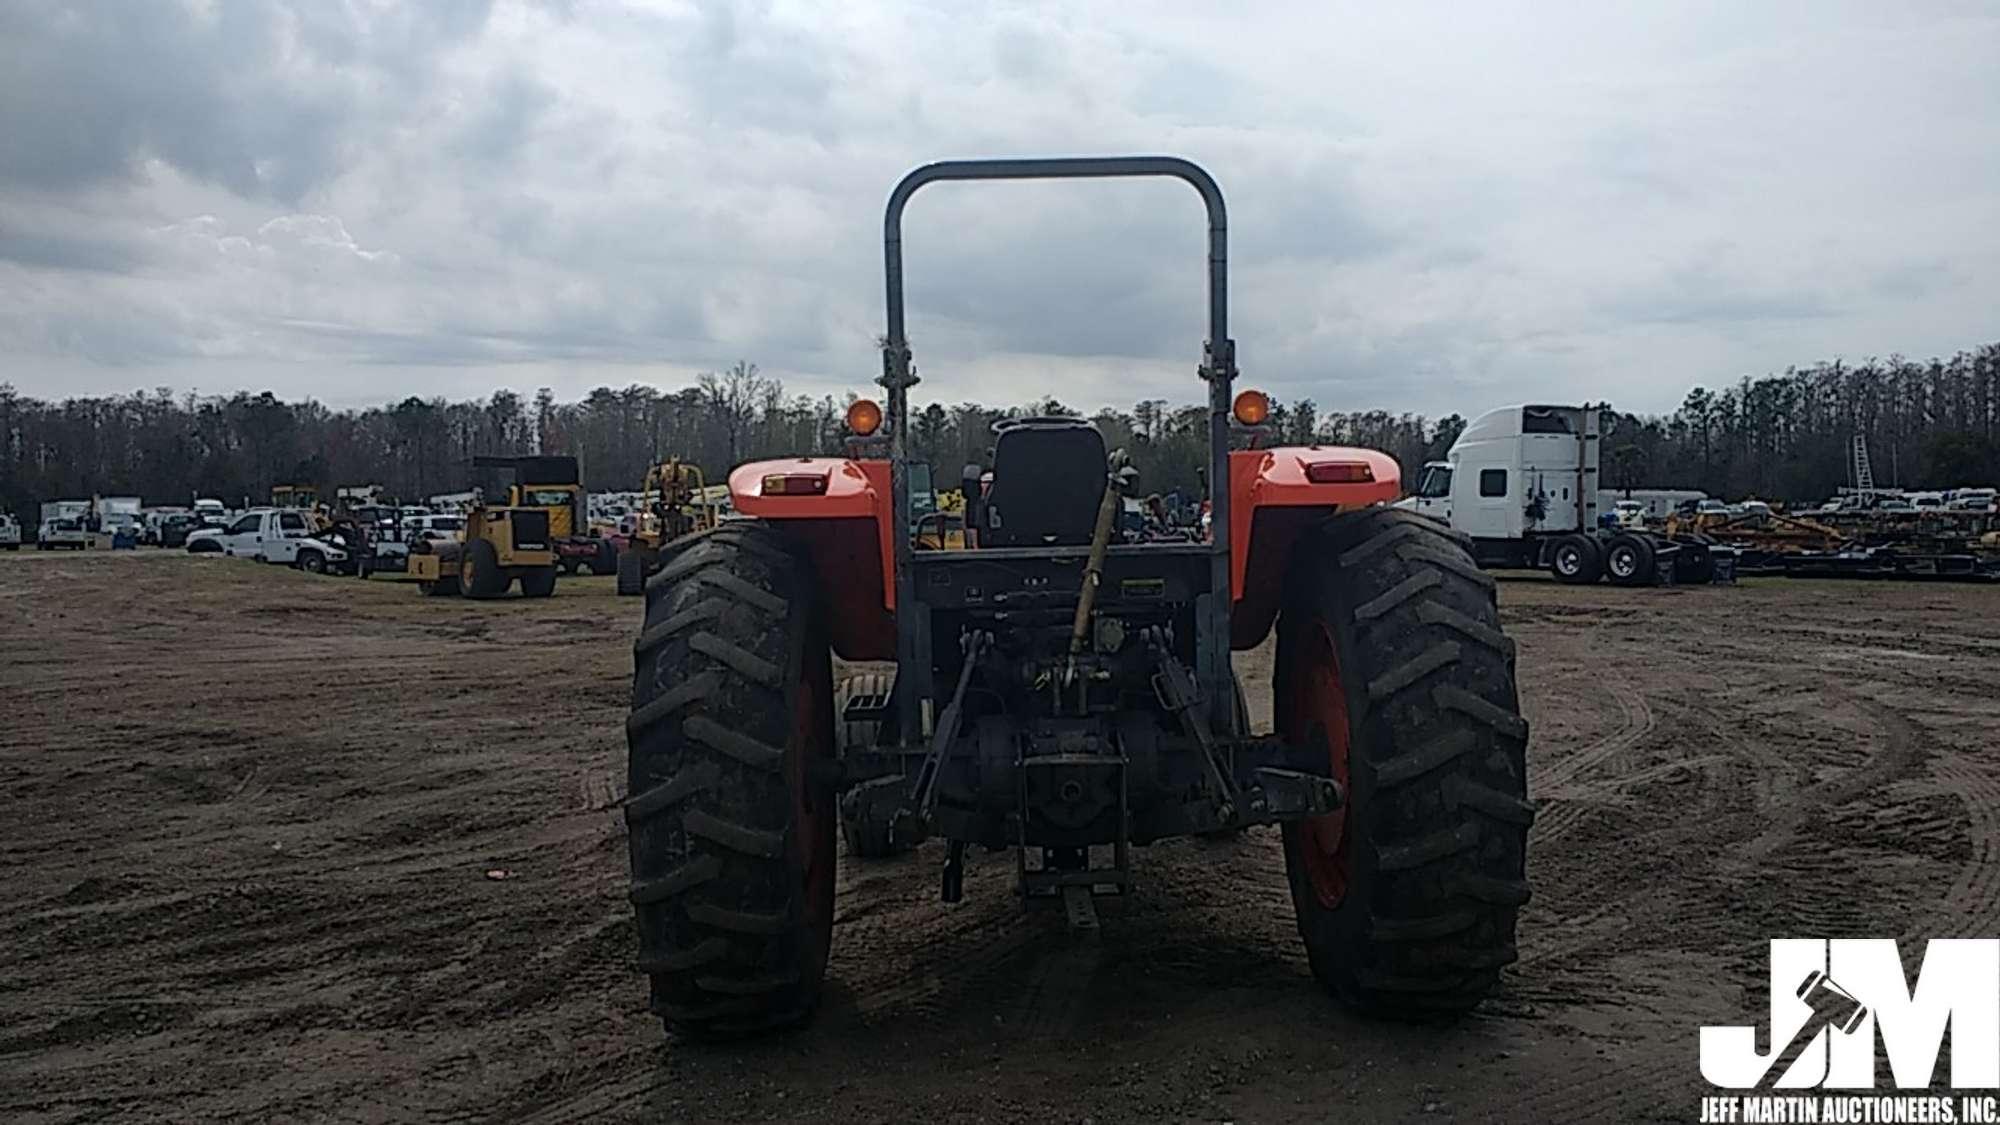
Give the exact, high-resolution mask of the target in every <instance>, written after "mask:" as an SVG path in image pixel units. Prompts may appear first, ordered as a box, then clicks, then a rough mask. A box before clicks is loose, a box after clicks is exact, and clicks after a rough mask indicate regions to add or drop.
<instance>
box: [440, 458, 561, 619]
mask: <svg viewBox="0 0 2000 1125" xmlns="http://www.w3.org/2000/svg"><path fill="white" fill-rule="evenodd" d="M512 460H513V459H512V458H497V459H488V458H475V459H474V461H473V464H474V465H475V466H478V467H480V468H495V467H501V466H496V465H494V464H491V463H489V462H490V461H512ZM517 494H518V490H514V491H512V492H510V497H509V498H510V499H513V498H515V497H516V495H517ZM551 522H552V521H551V520H550V512H549V509H548V508H547V507H545V506H541V505H533V504H528V505H522V504H507V505H502V506H489V505H488V504H487V503H486V501H485V491H484V490H483V489H481V490H480V491H479V492H478V499H475V500H474V501H473V503H472V507H471V508H469V509H467V511H466V513H465V530H464V532H462V533H461V535H460V537H459V539H458V541H457V542H444V543H431V542H425V541H421V540H420V541H418V542H416V543H412V544H411V545H410V562H409V575H410V577H412V578H414V579H416V580H417V588H418V589H419V590H422V591H423V592H424V593H426V594H430V595H434V596H442V595H446V594H463V595H464V596H466V597H468V598H497V597H499V596H500V595H502V594H504V593H506V592H507V590H508V587H510V586H512V585H513V584H514V580H515V579H517V578H518V579H520V581H521V596H522V597H526V598H546V597H548V596H549V595H550V594H553V593H555V590H556V539H555V536H554V535H553V533H552V532H551V530H550V524H551Z"/></svg>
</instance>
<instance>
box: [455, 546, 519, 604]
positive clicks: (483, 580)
mask: <svg viewBox="0 0 2000 1125" xmlns="http://www.w3.org/2000/svg"><path fill="white" fill-rule="evenodd" d="M459 566H460V568H461V569H460V570H459V585H460V586H461V587H462V588H463V589H464V591H465V596H466V597H468V598H497V597H499V596H500V595H502V594H504V593H506V592H507V587H508V586H510V585H512V584H513V580H512V579H511V578H509V577H508V576H507V572H506V571H505V570H502V569H501V568H500V550H499V548H497V547H495V546H494V545H493V541H492V540H491V539H474V540H473V541H472V542H470V543H467V544H466V545H465V556H464V560H463V561H462V562H461V563H460V564H459Z"/></svg>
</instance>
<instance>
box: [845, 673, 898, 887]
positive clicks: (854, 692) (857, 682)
mask: <svg viewBox="0 0 2000 1125" xmlns="http://www.w3.org/2000/svg"><path fill="white" fill-rule="evenodd" d="M895 684H896V677H895V675H894V674H893V673H886V672H862V673H859V674H856V675H852V676H848V677H847V678H845V679H843V680H841V681H840V686H839V688H837V689H836V690H835V691H834V693H833V722H834V730H835V737H836V738H837V739H838V740H839V746H840V752H841V755H842V756H843V757H845V756H846V753H847V751H848V750H850V749H857V750H866V749H868V748H869V747H872V746H874V745H875V740H876V738H877V737H879V736H880V734H881V731H882V724H881V722H879V721H877V720H873V719H870V720H866V721H861V722H851V723H850V722H847V721H846V720H845V719H844V718H843V716H845V715H846V714H847V701H848V700H850V699H853V698H854V697H855V696H859V695H888V694H889V692H890V690H891V689H892V688H894V687H895ZM865 811H866V810H864V809H863V808H862V807H861V806H860V804H859V802H858V801H855V802H849V801H843V802H841V806H840V834H841V836H842V837H843V838H844V839H845V840H846V841H847V854H849V855H852V856H857V857H859V858H861V859H887V858H889V857H890V856H893V855H898V854H900V853H902V852H906V851H908V850H909V845H908V843H907V842H898V841H897V839H896V834H895V832H894V826H893V825H891V824H890V822H888V821H886V820H882V819H880V818H876V817H867V816H864V815H863V814H864V812H865Z"/></svg>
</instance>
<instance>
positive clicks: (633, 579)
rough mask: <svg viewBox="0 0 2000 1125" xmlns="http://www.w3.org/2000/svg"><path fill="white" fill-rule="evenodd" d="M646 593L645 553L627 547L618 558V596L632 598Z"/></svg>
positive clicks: (635, 548)
mask: <svg viewBox="0 0 2000 1125" xmlns="http://www.w3.org/2000/svg"><path fill="white" fill-rule="evenodd" d="M645 591H646V558H645V553H644V552H642V551H640V550H639V549H638V548H637V547H627V548H626V549H625V550H624V552H623V553H621V554H620V555H619V556H618V595H619V596H620V597H632V596H634V595H636V594H642V593H644V592H645Z"/></svg>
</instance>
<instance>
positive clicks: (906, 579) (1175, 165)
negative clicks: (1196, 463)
mask: <svg viewBox="0 0 2000 1125" xmlns="http://www.w3.org/2000/svg"><path fill="white" fill-rule="evenodd" d="M1141 176H1144V177H1161V176H1164V177H1169V178H1172V179H1178V180H1181V181H1183V182H1185V183H1187V184H1188V185H1189V186H1191V187H1193V188H1194V189H1195V191H1196V192H1198V193H1200V195H1201V200H1202V204H1203V205H1204V206H1205V207H1207V209H1208V339H1207V340H1206V341H1204V343H1203V345H1202V362H1201V367H1200V369H1199V372H1200V375H1201V377H1202V379H1203V380H1204V381H1205V382H1207V383H1208V410H1209V458H1208V499H1209V511H1210V527H1211V539H1210V547H1211V549H1212V551H1213V552H1214V553H1213V557H1212V560H1211V572H1210V579H1211V581H1210V587H1209V588H1210V591H1211V596H1210V597H1209V600H1208V605H1209V611H1208V613H1206V614H1205V615H1203V616H1204V620H1203V621H1202V623H1201V624H1202V631H1203V632H1204V633H1206V634H1208V637H1209V639H1210V640H1209V643H1208V644H1205V645H1201V646H1199V647H1200V648H1201V650H1202V651H1203V653H1204V656H1205V659H1204V660H1203V661H1202V663H1203V665H1204V666H1203V667H1201V668H1198V669H1197V673H1198V674H1199V675H1200V676H1201V677H1202V679H1203V680H1205V681H1207V686H1208V687H1209V689H1210V691H1211V692H1212V693H1216V694H1215V699H1217V700H1221V701H1223V702H1225V703H1226V701H1227V697H1226V696H1224V695H1222V694H1220V693H1221V691H1222V690H1223V689H1222V687H1221V686H1220V685H1222V684H1224V683H1227V682H1228V667H1227V659H1228V652H1229V642H1228V637H1229V602H1230V589H1229V411H1230V388H1231V385H1232V384H1233V383H1234V382H1235V379H1236V345H1235V342H1234V341H1232V340H1231V339H1230V338H1229V215H1228V208H1227V207H1226V206H1225V205H1224V203H1223V200H1222V189H1221V188H1220V187H1218V186H1217V185H1216V182H1215V178H1214V177H1213V176H1210V175H1209V174H1208V172H1207V171H1206V170H1205V169H1203V168H1202V167H1201V166H1200V165H1198V164H1196V163H1194V162H1193V161H1191V160H1184V159H1182V158H1180V157H1177V156H1087V157H1051V158H1040V159H1021V160H943V161H938V162H936V163H933V164H925V165H922V166H921V167H918V168H915V169H913V170H911V171H910V172H909V174H907V175H905V176H904V177H903V178H902V179H901V180H900V181H898V182H897V184H896V187H895V190H893V191H891V192H890V193H889V203H888V206H887V207H886V208H885V210H884V213H883V217H882V259H883V274H884V281H885V287H886V296H887V298H888V332H887V333H886V334H885V335H884V336H883V338H882V376H881V378H880V379H879V380H877V381H878V382H879V383H881V385H882V386H883V388H884V389H885V390H887V392H888V394H887V398H888V402H887V403H886V404H885V405H886V409H885V411H884V413H885V414H886V415H887V416H888V419H887V420H888V423H889V477H890V491H891V493H892V495H893V502H894V507H895V513H896V515H895V519H896V527H895V529H894V536H893V541H894V543H895V559H896V575H895V582H896V604H897V606H898V608H899V609H900V610H902V611H903V612H904V613H907V612H908V608H909V607H913V606H914V605H915V604H916V603H915V599H914V595H915V589H914V582H913V581H912V578H911V575H910V550H911V547H910V536H909V525H910V481H909V470H908V465H909V460H908V458H909V444H908V441H909V439H908V436H907V435H908V431H909V426H908V425H907V423H908V420H909V389H910V387H911V386H913V385H915V384H916V382H917V377H916V375H915V373H914V372H913V371H912V370H911V367H910V342H909V337H908V335H907V333H906V331H905V326H904V317H903V209H904V207H906V206H907V205H908V204H909V202H910V197H911V196H913V195H915V194H916V193H917V189H918V188H921V187H923V186H924V185H925V184H928V183H934V182H936V181H939V180H1057V179H1105V178H1130V177H1141ZM902 615H903V614H902V613H899V615H898V616H899V617H901V616H902ZM910 616H911V617H914V616H915V615H914V614H910ZM921 647H927V646H924V645H921V644H920V642H919V640H918V638H917V637H916V635H915V630H913V629H912V628H909V627H899V628H898V629H897V643H896V648H897V652H896V657H897V660H898V661H899V662H901V663H902V665H903V667H905V668H910V667H915V666H917V663H918V661H919V660H920V659H928V653H927V652H921V651H919V650H920V648H921ZM1214 653H1220V655H1219V656H1217V655H1213V654H1214ZM925 667H926V670H927V668H928V666H927V665H926V666H925ZM904 707H905V709H906V710H908V712H909V713H908V715H906V716H905V718H906V720H908V719H911V718H914V716H915V710H914V708H915V701H914V700H913V699H909V698H906V699H905V700H904ZM1222 713H1224V714H1227V713H1228V712H1227V711H1224V712H1222ZM905 729H906V730H908V729H912V728H910V727H906V728H905Z"/></svg>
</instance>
